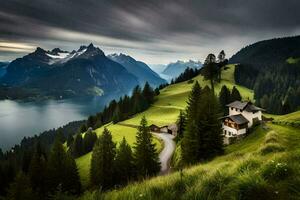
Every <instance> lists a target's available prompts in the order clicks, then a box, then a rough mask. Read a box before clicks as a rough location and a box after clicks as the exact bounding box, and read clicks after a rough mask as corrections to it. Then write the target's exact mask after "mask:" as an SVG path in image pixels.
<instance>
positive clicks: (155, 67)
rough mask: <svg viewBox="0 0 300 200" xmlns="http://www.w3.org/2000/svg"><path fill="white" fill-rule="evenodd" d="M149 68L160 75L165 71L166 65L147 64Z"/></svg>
mask: <svg viewBox="0 0 300 200" xmlns="http://www.w3.org/2000/svg"><path fill="white" fill-rule="evenodd" d="M149 66H150V68H151V69H152V70H153V71H155V72H156V73H158V74H160V73H162V72H163V71H164V69H166V67H167V65H164V64H149Z"/></svg>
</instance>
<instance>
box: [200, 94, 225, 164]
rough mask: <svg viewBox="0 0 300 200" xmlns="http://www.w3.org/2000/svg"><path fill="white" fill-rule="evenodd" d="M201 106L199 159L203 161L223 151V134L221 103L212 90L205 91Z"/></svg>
mask: <svg viewBox="0 0 300 200" xmlns="http://www.w3.org/2000/svg"><path fill="white" fill-rule="evenodd" d="M203 91H205V90H203ZM199 107H201V108H200V110H201V112H200V113H199V118H198V121H197V123H198V128H199V132H198V145H199V146H198V147H199V150H198V159H199V160H200V161H201V160H205V159H209V158H212V157H214V156H216V155H218V154H221V153H223V135H222V129H221V123H220V120H219V118H220V116H221V115H220V105H219V102H218V100H217V98H216V96H215V95H214V94H213V93H212V91H205V92H203V94H202V95H201V104H200V105H199Z"/></svg>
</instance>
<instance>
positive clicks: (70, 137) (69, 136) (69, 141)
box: [67, 134, 74, 147]
mask: <svg viewBox="0 0 300 200" xmlns="http://www.w3.org/2000/svg"><path fill="white" fill-rule="evenodd" d="M73 142H74V137H73V135H72V134H69V135H68V138H67V146H68V147H70V146H71V145H72V144H73Z"/></svg>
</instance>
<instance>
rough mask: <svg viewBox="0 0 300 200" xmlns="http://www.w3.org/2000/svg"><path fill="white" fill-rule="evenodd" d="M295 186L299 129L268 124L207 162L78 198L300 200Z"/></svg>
mask: <svg viewBox="0 0 300 200" xmlns="http://www.w3.org/2000/svg"><path fill="white" fill-rule="evenodd" d="M296 115H298V114H296ZM286 120H288V119H286ZM299 185H300V129H297V128H293V127H289V126H280V125H274V124H271V123H269V124H266V125H264V126H261V127H257V128H256V129H255V130H254V132H252V134H251V135H249V136H247V137H246V138H245V139H244V140H242V141H240V142H238V143H236V144H233V145H230V146H228V147H226V150H225V154H224V155H223V156H220V157H217V158H216V159H213V160H212V161H209V162H207V163H202V164H198V165H197V166H194V167H190V168H186V169H184V170H183V172H182V173H179V172H175V173H173V174H171V175H168V176H163V177H156V178H153V179H150V180H147V181H144V182H142V183H133V184H131V185H129V186H127V187H125V188H123V189H121V190H113V191H110V192H107V193H102V194H100V193H97V192H88V193H86V194H85V195H83V196H82V197H81V199H82V200H83V199H94V198H96V197H97V198H99V199H149V200H150V199H158V200H159V199H299V196H300V187H299Z"/></svg>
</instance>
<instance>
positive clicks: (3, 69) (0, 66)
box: [0, 62, 9, 78]
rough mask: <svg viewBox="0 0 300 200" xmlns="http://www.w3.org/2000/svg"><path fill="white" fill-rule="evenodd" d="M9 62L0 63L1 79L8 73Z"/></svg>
mask: <svg viewBox="0 0 300 200" xmlns="http://www.w3.org/2000/svg"><path fill="white" fill-rule="evenodd" d="M8 64H9V63H8V62H0V78H1V77H2V76H4V74H5V73H6V68H7V65H8Z"/></svg>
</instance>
